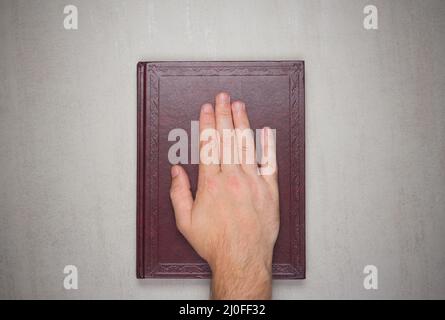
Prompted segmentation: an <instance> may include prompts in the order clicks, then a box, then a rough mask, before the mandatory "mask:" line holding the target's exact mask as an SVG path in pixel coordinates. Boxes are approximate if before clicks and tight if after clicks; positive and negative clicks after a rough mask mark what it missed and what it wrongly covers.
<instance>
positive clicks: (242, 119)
mask: <svg viewBox="0 0 445 320" xmlns="http://www.w3.org/2000/svg"><path fill="white" fill-rule="evenodd" d="M232 115H233V123H234V125H235V133H236V140H237V146H238V157H239V162H240V164H241V167H242V168H243V170H244V171H245V172H246V173H247V174H251V175H255V176H257V175H258V164H257V162H256V157H255V140H254V138H253V131H252V129H250V123H249V118H248V116H247V112H246V105H245V104H244V103H243V102H241V101H235V102H234V103H232Z"/></svg>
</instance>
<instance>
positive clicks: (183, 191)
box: [170, 165, 193, 236]
mask: <svg viewBox="0 0 445 320" xmlns="http://www.w3.org/2000/svg"><path fill="white" fill-rule="evenodd" d="M171 176H172V183H171V187H170V198H171V200H172V204H173V209H174V211H175V219H176V226H177V228H178V230H179V231H180V232H181V233H182V234H183V235H184V236H185V235H186V234H187V231H188V230H189V228H190V226H191V221H192V206H193V197H192V192H191V191H190V181H189V178H188V176H187V173H186V172H185V170H184V169H183V168H182V167H181V166H178V165H176V166H173V167H172V168H171Z"/></svg>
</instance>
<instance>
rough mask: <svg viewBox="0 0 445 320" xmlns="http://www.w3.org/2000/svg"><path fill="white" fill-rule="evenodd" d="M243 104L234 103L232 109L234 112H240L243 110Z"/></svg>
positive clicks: (239, 102)
mask: <svg viewBox="0 0 445 320" xmlns="http://www.w3.org/2000/svg"><path fill="white" fill-rule="evenodd" d="M244 107H245V105H244V103H242V102H241V101H235V102H234V103H233V109H235V112H241V111H243V110H244Z"/></svg>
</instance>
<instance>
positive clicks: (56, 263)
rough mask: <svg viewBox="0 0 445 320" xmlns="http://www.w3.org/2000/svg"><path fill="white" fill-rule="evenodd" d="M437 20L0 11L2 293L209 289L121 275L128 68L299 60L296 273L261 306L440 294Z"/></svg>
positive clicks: (441, 59) (261, 4) (177, 6)
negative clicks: (73, 286) (75, 274)
mask: <svg viewBox="0 0 445 320" xmlns="http://www.w3.org/2000/svg"><path fill="white" fill-rule="evenodd" d="M368 3H372V4H375V5H376V6H377V7H378V9H379V30H378V31H366V30H364V28H363V26H362V21H363V18H364V14H363V12H362V11H363V8H364V6H365V5H366V4H368ZM66 4H75V5H77V6H78V9H79V30H77V31H66V30H64V28H63V19H64V15H63V7H64V6H65V5H66ZM444 16H445V1H440V0H438V1H433V0H429V1H408V0H406V1H401V0H400V1H377V0H373V1H372V2H368V1H357V0H354V1H353V0H351V1H346V0H342V1H328V0H326V1H314V0H307V1H257V0H255V1H253V0H252V1H239V0H238V1H227V0H226V1H68V0H67V1H15V0H11V1H3V0H1V1H0V75H1V78H0V297H1V298H13V299H16V298H61V299H65V298H74V299H77V298H159V299H164V298H165V299H171V298H203V299H205V298H207V297H208V292H209V282H208V281H206V280H142V281H141V280H136V277H135V221H136V220H135V199H136V77H135V71H136V63H137V62H138V61H139V60H253V59H277V60H278V59H303V60H305V61H306V81H307V82H306V84H307V87H306V94H307V104H306V110H307V114H306V121H307V129H306V130H307V131H306V132H307V140H306V142H307V171H306V173H307V193H306V194H307V279H306V280H304V281H275V282H274V296H275V298H281V299H289V298H371V299H374V298H445V272H444V270H445V250H444V245H445V38H444V35H445V19H444ZM68 264H74V265H76V266H77V267H78V269H79V290H77V291H76V290H71V291H66V290H64V289H63V285H62V283H63V278H64V274H63V267H64V266H65V265H68ZM367 264H373V265H376V266H377V267H378V270H379V289H378V290H369V291H368V290H365V289H364V288H363V277H364V275H363V268H364V266H365V265H367Z"/></svg>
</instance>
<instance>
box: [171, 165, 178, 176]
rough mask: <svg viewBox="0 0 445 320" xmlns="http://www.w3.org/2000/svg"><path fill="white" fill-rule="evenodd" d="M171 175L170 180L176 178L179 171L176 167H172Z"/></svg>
mask: <svg viewBox="0 0 445 320" xmlns="http://www.w3.org/2000/svg"><path fill="white" fill-rule="evenodd" d="M171 174H172V178H174V177H176V176H177V175H178V174H179V169H178V168H177V167H172V170H171Z"/></svg>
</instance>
